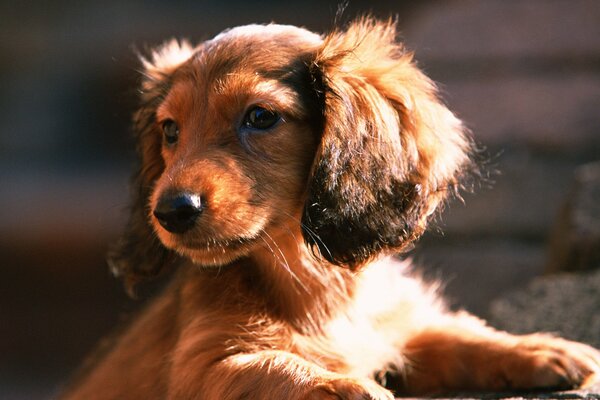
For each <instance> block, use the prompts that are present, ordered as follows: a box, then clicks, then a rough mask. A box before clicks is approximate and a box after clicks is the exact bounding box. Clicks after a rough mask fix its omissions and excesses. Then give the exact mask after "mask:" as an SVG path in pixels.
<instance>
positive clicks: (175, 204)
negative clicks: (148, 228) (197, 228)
mask: <svg viewBox="0 0 600 400" xmlns="http://www.w3.org/2000/svg"><path fill="white" fill-rule="evenodd" d="M203 209H204V204H203V201H202V199H201V196H200V195H197V194H193V193H180V192H179V193H167V194H164V195H163V196H161V198H160V199H159V201H158V204H157V205H156V208H155V209H154V212H153V213H154V216H155V217H156V219H157V220H158V222H159V223H160V225H161V226H162V227H163V228H165V229H166V230H167V231H169V232H171V233H184V232H187V231H188V230H190V229H191V228H192V227H193V226H194V225H195V223H196V220H197V219H198V217H199V216H200V214H202V211H203Z"/></svg>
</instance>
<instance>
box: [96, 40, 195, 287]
mask: <svg viewBox="0 0 600 400" xmlns="http://www.w3.org/2000/svg"><path fill="white" fill-rule="evenodd" d="M192 52H193V50H192V48H191V47H190V46H189V45H188V44H187V43H185V42H183V43H178V42H176V41H171V42H168V43H166V44H164V45H163V46H161V47H159V48H158V49H157V50H155V51H154V52H153V53H152V58H151V60H146V59H143V58H142V63H143V65H144V71H143V77H142V83H141V88H140V89H141V90H140V94H141V105H140V108H139V109H138V111H137V112H136V113H135V115H134V131H135V134H136V140H137V143H138V148H137V150H138V154H139V156H140V158H141V166H140V168H139V170H138V172H137V173H136V175H135V176H134V179H133V182H132V186H133V187H132V205H131V209H130V215H129V221H128V223H127V226H126V229H125V233H124V234H123V235H122V236H121V238H120V239H119V240H118V241H117V242H116V243H115V244H114V245H113V246H112V248H111V249H110V250H109V254H108V262H109V264H110V266H111V269H112V271H113V273H114V274H115V275H117V276H122V277H123V278H124V280H125V284H126V286H127V287H128V288H129V289H130V290H131V289H132V287H133V285H135V283H136V282H138V281H140V280H142V279H144V278H148V277H152V276H155V275H156V274H158V273H159V272H160V271H161V270H162V269H163V267H164V266H165V265H167V264H169V263H171V262H173V261H175V259H176V255H175V254H174V253H173V252H172V251H171V250H168V249H167V248H166V247H164V246H163V245H162V244H161V242H160V240H159V239H158V238H157V237H156V234H155V233H154V231H153V229H152V226H151V225H150V220H149V215H150V210H149V209H148V201H149V198H150V193H151V191H152V189H153V187H154V182H155V181H156V179H157V178H158V177H159V176H160V175H161V173H162V171H163V169H164V163H163V160H162V157H161V153H160V151H161V143H162V135H161V133H160V132H158V127H157V124H156V108H157V107H158V105H159V104H160V102H161V101H162V99H163V98H164V96H165V95H166V91H167V89H168V86H169V80H170V76H171V74H172V73H173V71H174V70H175V69H176V68H177V67H178V66H179V65H180V64H181V63H183V62H184V61H185V60H186V59H188V58H189V57H190V56H191V55H192Z"/></svg>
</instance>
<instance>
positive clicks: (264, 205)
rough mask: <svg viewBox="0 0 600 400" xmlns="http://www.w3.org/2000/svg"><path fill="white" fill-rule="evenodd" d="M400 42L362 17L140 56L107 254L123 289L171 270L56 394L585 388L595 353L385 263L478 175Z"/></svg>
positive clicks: (277, 395)
mask: <svg viewBox="0 0 600 400" xmlns="http://www.w3.org/2000/svg"><path fill="white" fill-rule="evenodd" d="M395 37H396V31H395V26H394V24H393V23H391V22H380V21H376V20H373V19H370V18H363V19H359V20H357V21H356V22H354V23H351V24H350V25H349V26H348V27H347V29H345V30H337V31H334V32H332V33H330V34H327V35H324V36H321V35H317V34H314V33H311V32H308V31H307V30H305V29H301V28H297V27H293V26H282V25H249V26H242V27H238V28H234V29H230V30H227V31H225V32H223V33H221V34H219V35H218V36H216V37H215V38H214V39H212V40H208V41H206V42H203V43H201V44H199V45H198V46H196V47H191V46H190V45H189V44H188V43H186V42H182V43H178V42H176V41H172V42H170V43H167V44H165V45H163V46H162V47H160V48H158V49H157V50H155V51H154V52H153V53H152V55H151V57H150V59H143V60H142V62H143V66H144V71H143V81H142V83H141V90H140V93H141V106H140V108H139V110H138V111H137V113H136V114H135V130H136V133H137V136H138V140H139V153H140V155H141V169H140V171H139V174H138V175H137V178H136V180H135V184H134V192H133V195H134V201H133V207H132V210H131V217H130V221H129V224H128V226H127V230H126V233H125V234H124V236H123V237H122V239H121V240H120V242H119V243H118V244H117V245H116V247H115V248H114V249H113V251H112V253H111V259H110V261H111V264H112V267H113V269H114V271H115V272H116V273H117V274H119V275H121V276H123V277H124V279H125V280H126V282H127V283H128V285H129V286H130V287H132V286H133V285H134V284H135V283H136V282H137V281H139V280H140V279H143V278H148V277H151V276H154V275H156V274H158V273H159V272H160V271H161V270H163V269H164V268H165V267H169V266H176V267H177V273H176V275H175V277H174V278H173V281H172V282H171V283H170V285H169V286H168V287H167V289H166V290H165V291H164V292H163V293H162V295H161V296H159V297H158V298H157V299H155V300H154V301H153V302H152V303H151V304H150V305H149V306H148V307H147V309H146V310H145V311H144V312H143V313H142V314H141V315H140V316H139V317H138V318H137V320H135V322H133V324H132V325H131V326H129V328H128V329H127V330H126V331H125V332H124V333H122V334H121V335H120V336H119V337H118V338H117V339H116V340H114V343H113V344H112V346H111V348H110V350H109V351H108V352H106V353H105V354H104V355H103V356H101V357H98V358H97V359H96V360H95V362H94V364H93V367H92V368H90V369H89V371H88V372H87V373H86V374H85V375H84V376H83V377H82V378H80V379H79V380H78V381H77V382H76V383H75V384H74V385H73V386H72V388H71V389H70V390H69V391H68V392H67V393H66V394H65V395H64V397H63V398H65V399H209V400H212V399H392V398H393V396H394V395H436V394H441V393H451V392H459V391H505V390H529V389H548V388H552V389H562V388H573V387H577V386H580V385H583V384H585V383H587V382H590V381H591V380H592V379H593V377H594V375H595V374H597V373H598V372H599V371H600V355H599V353H598V352H597V351H596V350H594V349H592V348H591V347H588V346H586V345H583V344H579V343H574V342H569V341H566V340H562V339H559V338H554V337H552V336H549V335H544V334H534V335H526V336H513V335H510V334H508V333H505V332H499V331H496V330H494V329H493V328H490V327H488V326H486V324H485V323H484V322H483V321H481V320H480V319H477V318H476V317H474V316H471V315H469V314H467V313H466V312H451V311H449V310H448V309H447V308H446V307H445V306H444V303H443V301H442V300H440V298H439V297H438V296H437V295H436V291H435V288H434V287H432V286H428V285H425V284H423V283H422V282H420V281H419V280H418V279H417V278H414V277H411V275H410V269H411V268H410V265H409V263H408V262H407V261H401V260H398V259H396V258H395V257H394V254H397V253H398V252H402V251H403V250H406V249H407V248H408V246H409V245H410V244H411V243H412V242H413V241H414V240H415V239H417V238H418V237H419V236H420V235H421V234H422V233H423V231H424V229H425V228H426V225H427V223H428V221H429V220H430V219H431V217H432V215H434V214H435V212H436V210H437V209H438V208H439V207H440V205H441V204H442V203H443V202H444V200H445V199H446V198H447V197H448V196H449V195H451V194H453V193H455V192H456V191H457V190H458V188H459V187H460V185H461V179H462V178H464V177H465V176H466V175H468V174H469V171H472V170H473V169H474V167H473V165H472V163H471V161H469V160H470V159H469V155H470V153H471V148H472V146H471V142H470V139H469V138H468V135H467V133H466V132H465V129H464V127H463V125H462V124H461V122H460V121H459V120H458V119H457V118H456V117H455V116H454V115H453V114H452V113H451V112H450V111H449V110H448V109H447V108H446V107H445V106H444V105H443V104H442V103H441V102H440V100H439V98H438V94H437V91H436V88H435V85H434V84H433V83H432V82H431V81H430V80H429V79H428V78H427V77H426V76H425V75H424V74H423V73H422V72H421V71H420V70H419V69H417V67H416V66H415V63H414V61H413V59H412V54H411V53H409V52H407V51H406V50H405V49H404V48H403V47H402V45H401V44H399V43H398V42H397V41H396V38H395ZM390 377H392V378H393V379H387V380H386V378H390ZM392 381H394V385H391V382H392ZM386 383H387V386H388V387H387V388H386V387H385V386H386ZM392 386H393V387H392ZM392 390H393V391H392Z"/></svg>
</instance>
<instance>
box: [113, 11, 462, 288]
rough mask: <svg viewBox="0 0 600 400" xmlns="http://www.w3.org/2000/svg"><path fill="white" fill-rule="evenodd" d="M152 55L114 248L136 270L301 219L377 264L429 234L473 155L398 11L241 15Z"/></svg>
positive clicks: (334, 257) (202, 260)
mask: <svg viewBox="0 0 600 400" xmlns="http://www.w3.org/2000/svg"><path fill="white" fill-rule="evenodd" d="M144 65H145V71H144V76H145V78H144V81H143V83H142V106H141V107H140V109H139V110H138V112H137V114H136V116H135V123H136V131H137V133H138V136H139V143H140V147H139V151H140V153H141V156H142V168H141V170H140V172H139V174H138V177H137V180H136V184H135V185H136V188H137V191H136V193H135V196H134V197H135V198H134V208H133V212H132V216H131V219H130V224H129V228H128V232H127V233H126V235H125V236H124V237H123V239H122V240H121V242H120V243H119V244H118V246H117V247H116V250H115V251H114V252H113V257H112V262H113V266H114V267H115V268H116V269H117V270H118V271H120V272H121V273H125V274H126V275H128V276H130V277H134V278H135V277H136V276H139V275H140V274H141V275H151V274H153V273H154V272H155V271H156V270H158V269H160V268H161V266H162V265H163V264H165V263H166V262H168V260H169V259H171V258H172V257H173V255H174V254H179V255H181V256H184V257H187V258H190V259H191V260H193V261H194V262H196V263H199V264H202V265H207V266H209V265H222V264H226V263H229V262H231V261H232V260H235V259H237V258H240V257H243V256H244V255H246V254H248V253H250V252H252V251H253V249H255V248H256V246H265V245H268V244H265V238H266V237H268V238H269V240H270V241H276V240H277V237H278V236H279V235H282V234H288V235H289V234H293V233H294V232H299V231H301V232H302V236H303V237H304V241H305V243H306V245H307V246H309V247H310V248H311V249H312V250H313V252H314V254H315V255H316V256H317V257H319V258H321V259H324V260H326V261H328V262H330V263H333V264H337V265H344V266H348V267H357V266H360V265H363V264H364V263H365V262H367V261H368V260H370V259H372V258H373V257H376V256H379V255H381V254H385V253H390V252H394V251H399V250H401V249H403V248H404V247H405V246H406V245H407V244H408V243H410V242H412V241H413V240H415V239H416V238H417V237H418V236H419V235H420V234H421V233H422V232H423V230H424V228H425V226H426V223H427V220H428V219H429V216H430V215H431V214H432V213H433V212H434V210H435V209H436V208H437V207H438V205H439V204H440V202H441V201H442V200H443V199H444V198H445V197H446V194H447V193H448V191H449V190H452V189H454V188H455V187H456V186H457V177H458V176H459V175H460V174H461V171H462V170H464V168H465V166H466V165H467V164H468V156H467V153H468V150H469V141H468V140H467V139H466V137H465V133H464V129H463V127H462V125H461V123H460V121H458V120H457V119H456V118H455V117H454V116H453V115H452V113H451V112H450V111H448V110H447V109H446V108H445V107H444V106H443V105H442V104H441V103H440V102H439V100H438V99H437V94H436V90H435V87H434V85H433V84H432V83H431V81H430V80H429V79H428V78H426V77H425V76H424V75H423V74H422V73H421V72H420V71H419V70H418V69H417V68H416V67H415V65H414V63H413V62H412V55H411V54H409V53H407V52H406V51H405V50H404V49H403V48H402V46H401V45H400V44H398V43H397V42H396V41H395V27H394V25H393V24H391V23H378V22H374V21H371V20H368V19H366V20H362V21H358V22H356V23H354V24H353V25H351V26H350V27H349V28H348V29H347V30H346V31H341V32H334V33H332V34H330V35H327V36H325V37H320V36H318V35H316V34H314V33H311V32H308V31H306V30H304V29H300V28H295V27H290V26H280V25H267V26H256V25H253V26H247V27H241V28H235V29H233V30H230V31H226V32H224V33H223V34H220V35H218V36H217V37H216V38H215V39H213V40H210V41H207V42H205V43H202V44H200V45H199V46H198V47H196V48H191V47H189V46H188V45H186V44H181V45H180V44H177V43H176V42H171V43H169V44H167V45H165V46H163V47H161V48H159V49H158V50H157V51H155V52H154V53H153V57H152V59H151V60H150V61H144ZM156 237H158V238H159V240H160V242H157V241H156Z"/></svg>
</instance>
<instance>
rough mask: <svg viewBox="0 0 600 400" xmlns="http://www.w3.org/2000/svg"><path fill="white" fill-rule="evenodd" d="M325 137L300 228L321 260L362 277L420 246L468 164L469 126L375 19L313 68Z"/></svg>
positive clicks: (338, 38)
mask: <svg viewBox="0 0 600 400" xmlns="http://www.w3.org/2000/svg"><path fill="white" fill-rule="evenodd" d="M313 69H314V71H313V73H314V75H316V76H320V78H321V81H322V87H323V96H324V111H323V114H324V128H323V134H322V138H321V144H320V148H319V150H318V151H317V155H316V159H315V161H314V165H313V169H312V178H311V182H310V183H309V191H308V198H307V202H306V204H305V208H304V215H303V219H302V223H303V234H304V237H305V240H306V241H307V243H308V244H309V245H310V246H311V247H312V248H313V252H314V253H318V254H320V255H321V257H323V258H325V259H326V260H328V261H329V262H332V263H334V264H338V265H346V266H349V267H351V268H355V267H358V266H360V265H361V264H363V263H365V262H366V261H368V260H370V259H372V258H373V257H375V256H377V255H378V254H381V253H382V252H383V253H391V252H398V251H401V250H403V249H404V248H406V246H407V245H408V244H409V243H411V242H412V241H414V240H415V239H416V238H418V237H419V236H420V235H421V234H422V233H423V231H424V229H425V227H426V225H427V222H428V220H429V218H430V216H431V215H432V214H433V213H434V211H435V210H436V208H437V207H438V205H440V203H441V202H442V200H443V199H444V198H445V197H446V196H447V194H448V193H449V192H451V191H453V190H454V189H456V187H457V185H458V178H459V175H460V174H461V171H462V170H464V169H465V167H466V166H467V165H468V163H469V158H468V153H469V150H470V146H471V145H470V141H469V140H468V138H467V135H466V132H465V129H464V128H463V125H462V124H461V122H460V121H459V120H458V119H457V118H456V117H455V116H454V115H453V114H452V113H451V112H450V111H449V110H448V109H447V108H446V107H445V106H444V105H443V104H442V103H441V102H440V100H439V99H438V97H437V90H436V88H435V85H434V84H433V83H432V82H431V81H430V80H429V79H428V78H427V77H426V76H425V75H424V74H423V73H422V72H421V71H420V70H419V69H418V68H417V67H416V66H415V64H414V62H413V60H412V54H411V53H408V52H407V51H405V50H404V48H403V47H402V45H401V44H399V43H398V42H396V30H395V24H394V23H392V22H386V23H382V22H377V21H374V20H372V19H369V18H365V19H362V20H359V21H357V22H355V23H353V24H351V25H350V27H349V28H348V29H347V30H346V31H344V32H334V33H331V34H329V35H328V36H327V37H325V39H324V42H323V44H322V46H321V48H320V49H319V51H318V52H317V54H316V58H315V60H314V63H313Z"/></svg>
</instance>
